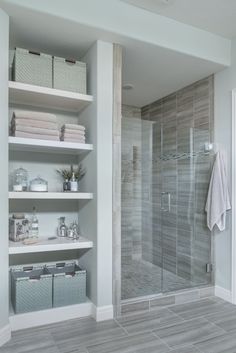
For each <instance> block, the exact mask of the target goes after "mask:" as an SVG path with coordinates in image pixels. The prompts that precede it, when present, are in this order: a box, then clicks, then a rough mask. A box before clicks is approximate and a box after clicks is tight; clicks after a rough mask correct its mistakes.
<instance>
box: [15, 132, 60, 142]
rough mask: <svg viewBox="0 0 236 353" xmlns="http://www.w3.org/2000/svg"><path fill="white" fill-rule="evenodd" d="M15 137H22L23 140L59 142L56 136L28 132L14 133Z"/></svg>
mask: <svg viewBox="0 0 236 353" xmlns="http://www.w3.org/2000/svg"><path fill="white" fill-rule="evenodd" d="M15 137H24V138H29V139H36V140H52V141H59V137H58V136H53V135H39V134H30V133H28V132H22V131H16V132H15Z"/></svg>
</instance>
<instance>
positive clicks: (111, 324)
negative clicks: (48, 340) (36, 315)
mask: <svg viewBox="0 0 236 353" xmlns="http://www.w3.org/2000/svg"><path fill="white" fill-rule="evenodd" d="M51 333H52V337H53V338H54V340H55V342H56V344H57V347H58V349H59V351H60V352H61V353H71V352H74V351H76V353H83V352H84V349H85V347H86V346H87V345H88V344H90V345H91V344H99V343H102V342H105V341H111V340H114V339H116V338H118V337H122V336H125V335H126V332H125V331H124V330H123V329H122V328H120V326H119V325H118V324H117V323H116V322H115V321H113V320H108V321H104V322H99V323H97V322H96V321H95V320H93V319H83V320H78V321H77V322H74V323H73V325H71V324H70V325H68V324H67V325H66V326H65V327H64V329H63V328H62V327H60V329H59V330H58V329H56V330H54V329H52V330H51Z"/></svg>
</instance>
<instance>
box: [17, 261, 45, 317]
mask: <svg viewBox="0 0 236 353" xmlns="http://www.w3.org/2000/svg"><path fill="white" fill-rule="evenodd" d="M11 299H12V305H13V308H14V310H15V313H16V314H18V313H26V312H30V311H36V310H43V309H49V308H52V275H51V274H50V273H49V272H48V270H47V269H46V268H43V267H33V266H32V267H28V268H26V267H23V268H17V269H14V270H12V271H11Z"/></svg>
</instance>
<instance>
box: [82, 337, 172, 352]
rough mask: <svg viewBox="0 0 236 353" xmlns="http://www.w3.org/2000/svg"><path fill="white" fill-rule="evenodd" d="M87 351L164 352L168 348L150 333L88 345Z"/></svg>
mask: <svg viewBox="0 0 236 353" xmlns="http://www.w3.org/2000/svg"><path fill="white" fill-rule="evenodd" d="M87 349H88V352H89V353H165V352H169V348H168V347H167V346H166V345H165V344H164V343H163V342H162V341H161V340H159V339H158V338H157V337H155V336H154V335H152V334H140V335H135V336H128V337H125V338H123V339H118V340H113V341H112V342H107V343H103V344H100V345H94V346H88V348H87Z"/></svg>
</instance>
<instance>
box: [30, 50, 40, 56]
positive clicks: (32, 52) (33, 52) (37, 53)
mask: <svg viewBox="0 0 236 353" xmlns="http://www.w3.org/2000/svg"><path fill="white" fill-rule="evenodd" d="M29 54H33V55H38V56H40V55H41V54H40V53H39V52H37V51H32V50H29Z"/></svg>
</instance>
